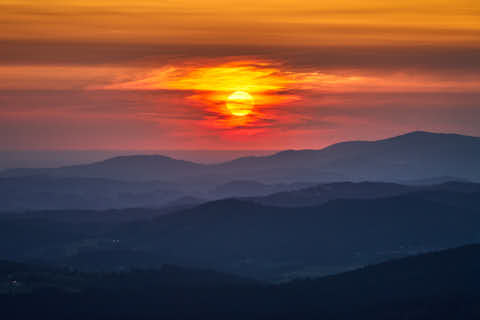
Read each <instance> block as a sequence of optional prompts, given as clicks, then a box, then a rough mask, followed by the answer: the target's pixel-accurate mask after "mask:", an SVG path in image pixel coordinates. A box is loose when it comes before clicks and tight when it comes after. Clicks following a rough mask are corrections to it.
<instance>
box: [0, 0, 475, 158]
mask: <svg viewBox="0 0 480 320" xmlns="http://www.w3.org/2000/svg"><path fill="white" fill-rule="evenodd" d="M0 26H1V27H0V149H111V150H118V149H124V150H125V149H133V150H147V149H150V150H151V149H276V150H278V149H286V148H320V147H323V146H325V145H327V144H330V143H333V142H337V141H341V140H353V139H377V138H383V137H387V136H392V135H396V134H401V133H405V132H408V131H413V130H427V131H437V132H456V133H462V134H469V135H476V136H480V1H478V0H456V1H451V0H449V1H444V0H415V1H413V0H404V1H388V2H387V1H372V0H366V1H357V0H327V1H317V0H315V1H314V0H311V1H302V0H296V1H285V0H275V1H271V0H263V1H258V0H256V1H250V0H242V1H224V0H223V1H220V0H203V1H198V0H176V1H173V0H172V1H168V0H163V1H158V0H155V1H154V0H135V1H133V0H115V1H113V0H100V1H99V0H81V1H80V0H78V1H73V0H50V1H49V0H16V1H13V0H2V1H1V2H0ZM235 91H244V92H248V93H249V94H250V95H251V96H252V97H253V99H254V101H255V105H254V107H253V109H252V111H251V112H250V113H249V114H248V115H246V116H241V117H240V116H235V115H233V114H232V113H231V112H230V111H229V109H228V108H227V106H226V103H225V102H226V100H227V98H228V97H229V96H230V95H231V94H232V93H233V92H235Z"/></svg>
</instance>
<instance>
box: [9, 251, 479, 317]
mask: <svg viewBox="0 0 480 320" xmlns="http://www.w3.org/2000/svg"><path fill="white" fill-rule="evenodd" d="M479 256H480V245H470V246H465V247H461V248H458V249H450V250H445V251H441V252H436V253H429V254H423V255H419V256H412V257H409V258H405V259H400V260H394V261H390V262H386V263H382V264H379V265H374V266H369V267H366V268H363V269H359V270H356V271H352V272H348V273H344V274H339V275H335V276H330V277H326V278H319V279H315V280H299V281H294V282H289V283H285V284H280V285H266V284H259V283H255V282H253V281H248V280H245V279H238V278H235V277H230V276H228V275H223V274H218V273H215V272H207V271H196V270H192V269H182V268H176V267H167V268H164V269H162V270H160V271H134V272H127V273H116V274H88V273H79V272H75V271H58V270H57V271H55V270H52V269H43V268H38V267H34V266H25V265H19V264H10V263H5V262H4V263H0V283H1V288H2V289H3V291H2V292H0V307H1V308H2V315H3V316H5V317H7V318H9V319H13V318H15V319H32V318H33V319H36V318H42V319H44V318H49V319H67V318H68V319H210V320H215V319H320V318H321V319H338V320H343V319H370V320H376V319H379V320H380V319H382V320H384V319H391V320H397V319H398V320H400V319H411V320H420V319H440V320H443V319H445V320H447V319H448V320H450V319H466V320H469V319H478V317H479V316H480V277H479V276H478V272H479V270H480V259H479V258H478V257H479ZM205 275H208V277H205ZM200 278H201V279H202V280H200V281H198V279H200ZM187 279H188V281H187Z"/></svg>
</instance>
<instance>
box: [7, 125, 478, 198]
mask: <svg viewBox="0 0 480 320" xmlns="http://www.w3.org/2000/svg"><path fill="white" fill-rule="evenodd" d="M31 175H49V176H56V177H59V176H60V177H95V178H109V179H121V180H162V181H175V182H179V181H181V180H182V181H185V182H187V184H192V183H198V184H201V186H203V187H204V188H205V186H206V185H207V184H219V183H226V182H229V181H232V180H239V179H240V180H245V179H246V180H256V181H259V182H302V181H307V182H331V181H348V180H351V181H364V180H377V181H399V180H418V179H430V178H432V177H442V176H451V177H456V178H462V179H467V180H471V181H479V180H480V138H477V137H470V136H462V135H456V134H438V133H429V132H412V133H408V134H405V135H402V136H398V137H393V138H389V139H384V140H378V141H351V142H343V143H338V144H334V145H331V146H329V147H327V148H324V149H321V150H298V151H294V150H289V151H283V152H279V153H276V154H274V155H271V156H265V157H247V158H239V159H237V160H233V161H230V162H225V163H221V164H214V165H202V164H197V163H192V162H188V161H182V160H175V159H172V158H168V157H163V156H158V155H150V156H125V157H117V158H112V159H108V160H105V161H102V162H97V163H92V164H87V165H77V166H70V167H62V168H55V169H15V170H8V171H5V172H3V173H2V176H4V177H6V176H31Z"/></svg>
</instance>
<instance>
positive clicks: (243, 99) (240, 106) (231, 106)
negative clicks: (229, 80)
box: [227, 91, 255, 117]
mask: <svg viewBox="0 0 480 320" xmlns="http://www.w3.org/2000/svg"><path fill="white" fill-rule="evenodd" d="M254 105H255V102H254V100H253V97H252V96H251V95H250V94H249V93H248V92H245V91H235V92H234V93H232V94H231V95H230V96H229V97H228V98H227V109H228V110H229V111H230V113H231V114H233V115H234V116H239V117H243V116H246V115H248V114H249V113H250V112H252V109H253V106H254Z"/></svg>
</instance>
